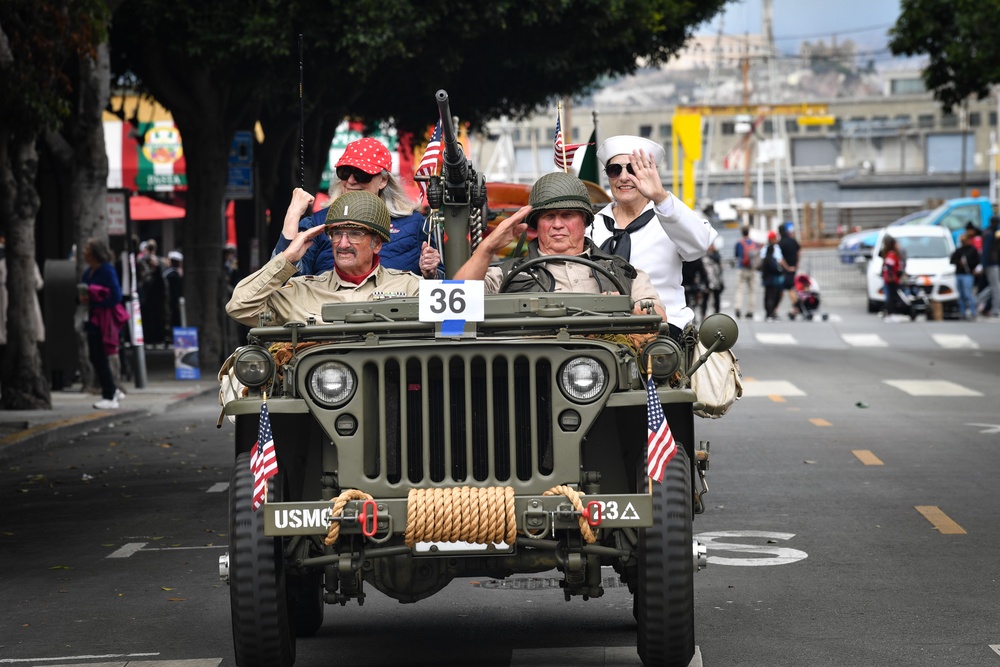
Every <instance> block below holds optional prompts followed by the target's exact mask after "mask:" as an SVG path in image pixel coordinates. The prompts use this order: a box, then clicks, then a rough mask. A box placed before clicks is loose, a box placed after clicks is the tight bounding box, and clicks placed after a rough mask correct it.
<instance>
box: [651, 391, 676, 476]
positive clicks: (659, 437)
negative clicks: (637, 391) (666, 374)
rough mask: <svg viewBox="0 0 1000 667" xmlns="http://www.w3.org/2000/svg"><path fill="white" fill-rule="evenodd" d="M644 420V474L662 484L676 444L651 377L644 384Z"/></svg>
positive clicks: (674, 452)
mask: <svg viewBox="0 0 1000 667" xmlns="http://www.w3.org/2000/svg"><path fill="white" fill-rule="evenodd" d="M646 419H647V423H648V426H647V429H648V430H647V434H648V438H647V441H646V472H647V474H648V475H649V476H650V478H652V479H655V480H656V481H657V482H662V481H663V474H664V472H665V471H666V469H667V464H668V463H670V459H672V458H674V454H676V453H677V443H676V442H674V435H673V433H671V432H670V424H668V423H667V417H666V415H664V414H663V406H662V405H661V404H660V397H659V396H657V395H656V384H655V383H654V382H653V376H652V375H650V376H649V380H648V382H647V383H646Z"/></svg>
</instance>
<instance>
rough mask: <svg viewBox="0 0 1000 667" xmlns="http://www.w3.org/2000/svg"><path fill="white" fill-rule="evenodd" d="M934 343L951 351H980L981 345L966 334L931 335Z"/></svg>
mask: <svg viewBox="0 0 1000 667" xmlns="http://www.w3.org/2000/svg"><path fill="white" fill-rule="evenodd" d="M931 338H933V339H934V342H935V343H937V344H938V345H940V346H941V347H946V348H948V349H951V350H978V349H979V343H977V342H976V341H974V340H972V339H971V338H969V337H968V336H967V335H965V334H942V333H936V334H931Z"/></svg>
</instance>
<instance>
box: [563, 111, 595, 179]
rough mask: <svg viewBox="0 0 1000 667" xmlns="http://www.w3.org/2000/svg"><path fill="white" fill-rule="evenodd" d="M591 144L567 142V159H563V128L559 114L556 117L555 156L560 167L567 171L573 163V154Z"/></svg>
mask: <svg viewBox="0 0 1000 667" xmlns="http://www.w3.org/2000/svg"><path fill="white" fill-rule="evenodd" d="M589 145H590V144H566V155H565V159H563V157H564V156H563V135H562V128H561V127H560V124H559V117H558V116H557V117H556V144H555V149H556V155H555V158H554V162H555V163H556V166H557V167H558V168H560V169H562V170H563V171H567V170H568V169H569V168H570V166H572V164H573V155H574V154H575V153H576V151H577V149H578V148H581V147H583V146H589Z"/></svg>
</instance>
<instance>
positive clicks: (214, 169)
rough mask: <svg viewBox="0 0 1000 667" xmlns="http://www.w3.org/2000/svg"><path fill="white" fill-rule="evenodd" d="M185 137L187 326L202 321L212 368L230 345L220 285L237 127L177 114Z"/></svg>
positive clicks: (202, 340) (204, 353)
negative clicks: (231, 156)
mask: <svg viewBox="0 0 1000 667" xmlns="http://www.w3.org/2000/svg"><path fill="white" fill-rule="evenodd" d="M174 121H175V122H176V123H177V129H179V130H180V132H181V136H182V137H184V152H185V153H186V154H187V157H188V160H187V164H188V172H187V174H188V194H187V217H186V218H185V220H184V233H183V236H182V238H183V244H184V245H183V248H184V282H185V284H187V285H190V286H192V289H187V290H185V294H184V301H185V306H186V309H187V318H188V326H192V327H197V329H198V337H199V339H198V345H199V355H198V356H199V363H200V365H201V367H202V368H203V369H205V370H211V371H212V372H213V373H214V372H215V371H217V370H218V368H219V366H220V365H221V363H222V361H223V360H224V359H225V356H228V354H229V353H230V352H231V350H223V349H222V330H223V326H222V325H223V318H225V317H228V315H226V309H225V306H226V303H225V295H224V294H223V293H221V292H220V291H219V285H220V282H221V277H222V243H223V228H224V225H225V209H224V200H225V193H226V177H227V171H226V168H225V165H226V164H228V160H229V147H230V144H231V143H232V138H233V132H234V128H232V127H227V126H226V124H225V122H224V121H221V120H220V121H218V122H217V123H213V122H211V119H210V118H206V117H204V116H200V115H199V117H197V118H190V117H187V116H186V115H185V114H183V113H181V114H177V113H175V115H174Z"/></svg>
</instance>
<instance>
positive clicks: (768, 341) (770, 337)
mask: <svg viewBox="0 0 1000 667" xmlns="http://www.w3.org/2000/svg"><path fill="white" fill-rule="evenodd" d="M757 342H760V343H764V344H765V345H798V344H799V342H798V341H797V340H795V336H793V335H792V334H790V333H758V334H757Z"/></svg>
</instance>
